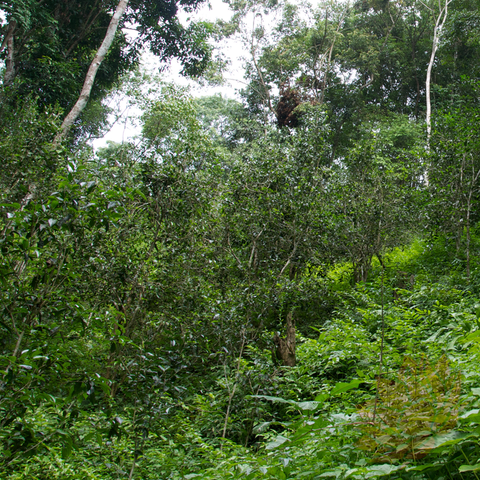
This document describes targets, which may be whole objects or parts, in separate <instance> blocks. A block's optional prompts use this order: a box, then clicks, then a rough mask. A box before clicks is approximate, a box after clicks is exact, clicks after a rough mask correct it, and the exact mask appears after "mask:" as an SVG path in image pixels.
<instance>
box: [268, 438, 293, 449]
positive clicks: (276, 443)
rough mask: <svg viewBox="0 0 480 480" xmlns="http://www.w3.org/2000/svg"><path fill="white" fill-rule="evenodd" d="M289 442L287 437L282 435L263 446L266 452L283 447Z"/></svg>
mask: <svg viewBox="0 0 480 480" xmlns="http://www.w3.org/2000/svg"><path fill="white" fill-rule="evenodd" d="M289 441H290V440H289V439H288V438H287V437H284V436H283V435H278V437H277V438H276V439H275V440H273V441H272V442H268V443H267V444H266V445H265V448H266V449H267V450H273V449H274V448H277V447H279V446H280V445H283V444H284V443H285V442H289Z"/></svg>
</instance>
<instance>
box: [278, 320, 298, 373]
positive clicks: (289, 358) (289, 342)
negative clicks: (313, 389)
mask: <svg viewBox="0 0 480 480" xmlns="http://www.w3.org/2000/svg"><path fill="white" fill-rule="evenodd" d="M273 341H274V343H275V346H276V350H277V357H278V358H280V359H281V360H282V363H283V365H284V366H286V367H294V366H295V365H296V363H297V359H296V356H295V320H294V319H293V314H292V313H291V312H290V313H289V314H288V315H287V337H286V338H282V337H280V335H278V333H277V334H275V336H274V337H273Z"/></svg>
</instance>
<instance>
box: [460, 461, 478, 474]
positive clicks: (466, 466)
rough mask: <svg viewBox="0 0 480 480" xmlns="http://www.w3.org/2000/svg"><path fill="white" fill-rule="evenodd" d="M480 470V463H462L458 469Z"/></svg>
mask: <svg viewBox="0 0 480 480" xmlns="http://www.w3.org/2000/svg"><path fill="white" fill-rule="evenodd" d="M478 470H480V463H477V464H476V465H462V466H461V467H460V468H459V469H458V471H459V472H476V471H478Z"/></svg>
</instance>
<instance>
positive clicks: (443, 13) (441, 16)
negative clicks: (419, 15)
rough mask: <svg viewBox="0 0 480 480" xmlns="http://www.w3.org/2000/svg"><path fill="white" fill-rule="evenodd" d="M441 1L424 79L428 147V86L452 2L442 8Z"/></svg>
mask: <svg viewBox="0 0 480 480" xmlns="http://www.w3.org/2000/svg"><path fill="white" fill-rule="evenodd" d="M440 1H441V0H438V6H439V10H440V11H439V13H438V16H437V18H436V20H435V28H434V30H433V42H432V54H431V55H430V61H429V62H428V68H427V78H426V96H427V116H426V123H427V141H428V144H429V145H430V136H431V135H432V102H431V93H430V86H431V83H432V69H433V64H434V62H435V56H436V54H437V49H438V44H439V42H440V36H441V33H442V29H443V25H444V24H445V20H446V19H447V13H448V5H449V3H450V2H451V1H452V0H445V5H444V6H443V7H442V6H441V3H440Z"/></svg>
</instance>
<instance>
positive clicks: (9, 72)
mask: <svg viewBox="0 0 480 480" xmlns="http://www.w3.org/2000/svg"><path fill="white" fill-rule="evenodd" d="M16 26H17V22H16V21H15V20H12V21H11V22H10V25H9V26H8V30H7V33H6V34H5V38H4V39H3V42H2V46H1V49H0V51H2V50H3V49H4V48H6V49H7V58H6V59H5V74H4V76H3V84H4V86H6V87H8V86H9V85H11V84H12V83H13V81H14V80H15V35H14V33H15V28H16Z"/></svg>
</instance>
